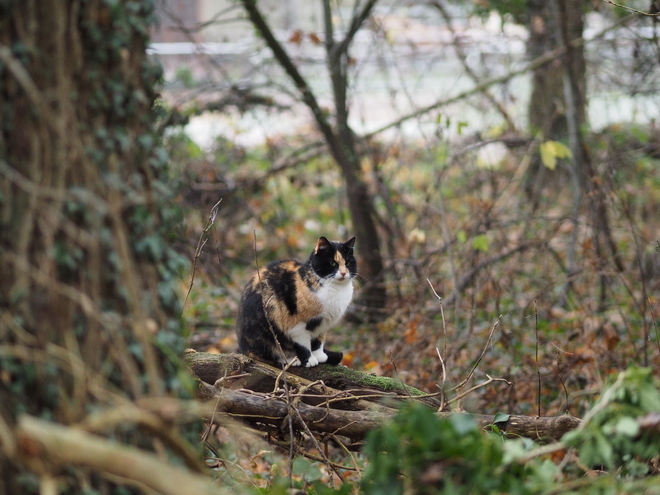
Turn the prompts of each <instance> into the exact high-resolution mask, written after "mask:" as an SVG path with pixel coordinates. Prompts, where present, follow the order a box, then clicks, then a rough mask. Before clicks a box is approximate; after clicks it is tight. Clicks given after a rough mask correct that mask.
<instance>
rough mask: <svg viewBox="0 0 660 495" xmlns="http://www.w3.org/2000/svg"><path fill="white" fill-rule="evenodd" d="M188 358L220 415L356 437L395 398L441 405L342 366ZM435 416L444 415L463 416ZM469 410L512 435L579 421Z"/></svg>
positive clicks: (548, 433) (552, 434)
mask: <svg viewBox="0 0 660 495" xmlns="http://www.w3.org/2000/svg"><path fill="white" fill-rule="evenodd" d="M186 361H187V363H188V365H189V366H190V368H191V370H192V372H193V374H194V375H195V376H196V377H197V378H199V379H200V396H201V398H203V399H211V398H213V399H214V401H216V409H217V411H218V412H222V413H225V414H227V415H229V416H231V417H233V418H236V419H241V420H243V421H245V422H247V423H251V424H253V425H255V424H260V425H268V426H270V427H272V428H274V429H276V430H281V431H284V430H286V428H285V427H286V426H287V424H288V421H289V420H291V421H292V422H293V425H294V427H296V428H297V429H304V427H305V426H306V429H309V430H310V431H311V432H314V433H318V434H320V435H341V436H342V437H346V438H349V439H350V440H352V441H360V440H362V439H363V438H364V437H365V435H366V434H367V432H368V431H369V430H371V429H373V428H375V427H376V426H378V425H380V424H382V423H383V422H385V421H386V420H387V419H389V418H391V417H393V416H394V415H395V414H396V411H397V410H396V407H395V404H396V401H399V402H400V401H409V400H418V401H420V402H422V403H423V404H426V405H427V406H429V407H434V408H436V409H437V407H438V404H439V401H437V399H436V398H434V397H429V396H428V395H427V394H424V393H423V392H422V391H420V390H417V389H415V388H414V387H410V386H407V385H404V384H401V383H400V382H398V381H396V380H393V379H391V378H386V377H374V376H373V375H369V374H367V373H362V372H359V371H355V370H350V369H349V368H346V367H342V366H325V365H319V366H316V367H314V368H291V369H289V370H288V371H287V372H286V373H285V372H283V371H282V370H279V369H277V368H275V367H273V366H270V365H268V364H266V363H261V362H259V361H256V360H253V359H251V358H249V357H247V356H243V355H240V354H208V353H201V352H194V351H193V352H190V353H188V354H187V355H186ZM375 378H377V379H375ZM285 383H286V384H287V388H286V389H285V388H283V387H284V384H285ZM437 414H438V415H440V416H444V417H448V416H449V415H450V414H468V413H452V412H438V413H437ZM468 415H469V416H470V417H472V418H473V419H474V420H475V421H476V422H477V423H478V424H479V425H481V426H482V427H489V426H491V425H494V424H496V425H497V427H498V428H499V429H500V430H501V431H502V432H504V433H506V434H507V435H509V436H520V437H526V438H531V439H534V440H540V441H550V440H559V439H560V438H561V436H562V435H563V434H564V433H566V432H568V431H570V430H573V429H575V428H577V426H578V425H579V423H580V420H579V419H577V418H575V417H572V416H569V415H563V416H553V417H535V416H518V415H508V416H507V417H506V420H505V421H498V422H497V423H495V416H493V415H488V414H468ZM285 422H286V423H285ZM302 423H304V425H303V424H302Z"/></svg>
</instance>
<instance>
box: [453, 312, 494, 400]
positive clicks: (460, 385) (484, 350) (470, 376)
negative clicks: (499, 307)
mask: <svg viewBox="0 0 660 495" xmlns="http://www.w3.org/2000/svg"><path fill="white" fill-rule="evenodd" d="M501 319H502V315H500V316H498V317H497V321H496V322H495V323H493V326H492V327H491V329H490V333H489V334H488V339H487V340H486V345H485V346H484V348H483V350H482V351H481V354H480V355H479V358H478V359H477V361H476V362H475V363H474V366H472V369H471V370H470V373H468V376H467V377H466V378H465V380H463V381H462V382H461V383H459V384H458V385H456V386H455V387H454V388H453V390H459V389H461V388H463V387H464V386H465V384H466V383H467V382H468V380H469V379H470V378H472V375H473V374H474V371H475V370H476V369H477V366H479V363H480V362H481V360H482V359H483V357H484V354H486V350H488V346H489V345H490V341H491V339H492V338H493V333H494V332H495V328H497V326H498V325H499V324H500V320H501ZM486 376H488V375H486Z"/></svg>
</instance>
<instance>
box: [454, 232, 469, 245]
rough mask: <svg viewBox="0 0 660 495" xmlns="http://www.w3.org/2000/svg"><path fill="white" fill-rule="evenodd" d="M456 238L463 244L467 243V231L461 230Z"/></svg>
mask: <svg viewBox="0 0 660 495" xmlns="http://www.w3.org/2000/svg"><path fill="white" fill-rule="evenodd" d="M456 239H457V240H458V242H460V243H461V244H465V241H466V240H467V234H466V233H465V231H464V230H459V231H458V233H457V234H456Z"/></svg>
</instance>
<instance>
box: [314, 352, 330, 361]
mask: <svg viewBox="0 0 660 495" xmlns="http://www.w3.org/2000/svg"><path fill="white" fill-rule="evenodd" d="M312 356H315V357H316V359H317V360H318V362H319V364H321V363H325V362H326V361H327V360H328V355H327V354H326V353H325V352H323V351H322V350H316V351H312Z"/></svg>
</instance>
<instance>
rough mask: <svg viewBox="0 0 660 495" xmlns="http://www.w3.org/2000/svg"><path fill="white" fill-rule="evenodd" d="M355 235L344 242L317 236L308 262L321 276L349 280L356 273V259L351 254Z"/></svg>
mask: <svg viewBox="0 0 660 495" xmlns="http://www.w3.org/2000/svg"><path fill="white" fill-rule="evenodd" d="M354 245H355V237H352V238H351V239H349V240H347V241H346V242H337V241H329V240H328V239H326V238H325V237H319V240H318V242H317V243H316V247H315V248H314V251H312V254H311V255H310V257H309V262H310V263H311V265H312V268H313V269H314V271H315V272H316V274H317V275H318V276H319V277H321V278H326V279H328V278H331V279H334V280H339V281H342V280H351V279H352V278H353V277H355V274H356V273H357V261H355V256H354V255H353V246H354Z"/></svg>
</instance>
